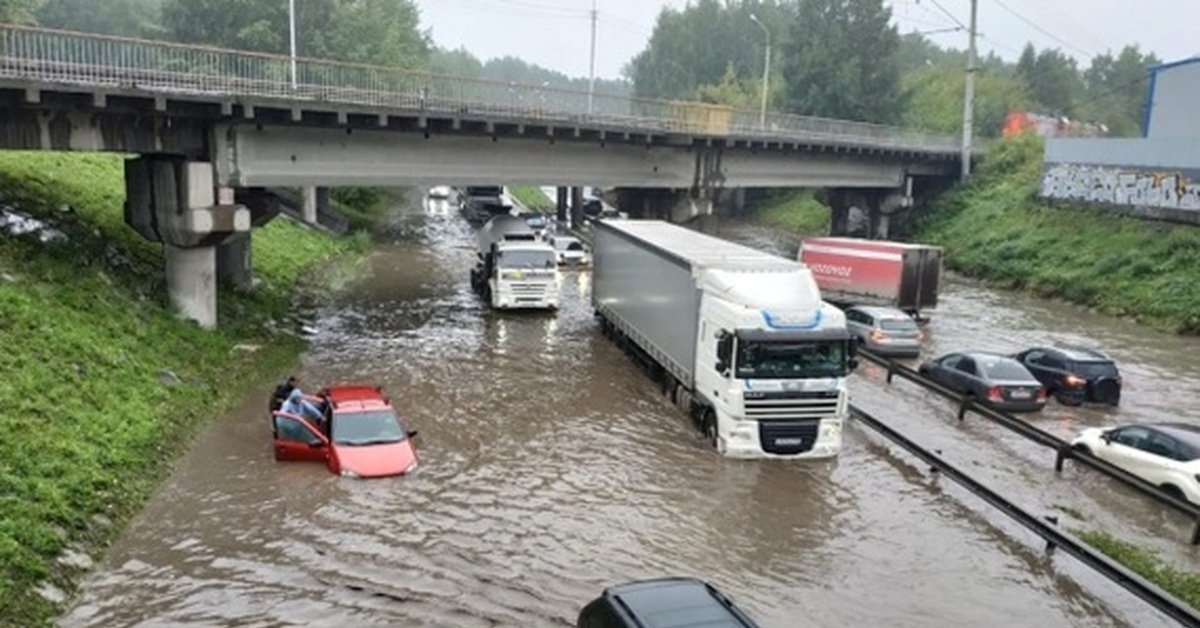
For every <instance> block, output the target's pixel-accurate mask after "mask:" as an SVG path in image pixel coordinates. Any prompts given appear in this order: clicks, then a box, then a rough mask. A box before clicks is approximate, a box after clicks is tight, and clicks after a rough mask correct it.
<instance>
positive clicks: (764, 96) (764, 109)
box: [750, 13, 771, 129]
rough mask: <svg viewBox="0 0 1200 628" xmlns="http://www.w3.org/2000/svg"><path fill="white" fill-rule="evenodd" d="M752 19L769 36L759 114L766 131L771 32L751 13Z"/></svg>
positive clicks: (759, 122)
mask: <svg viewBox="0 0 1200 628" xmlns="http://www.w3.org/2000/svg"><path fill="white" fill-rule="evenodd" d="M750 19H751V20H752V21H753V22H754V23H755V24H758V26H759V27H760V28H762V29H763V32H764V33H766V34H767V54H766V59H765V60H764V61H763V78H762V107H761V109H760V110H759V113H758V126H760V127H762V128H763V129H766V128H767V86H768V82H769V81H770V80H771V30H770V29H768V28H767V27H766V25H765V24H763V23H762V22H760V21H758V16H757V15H755V14H753V13H751V14H750Z"/></svg>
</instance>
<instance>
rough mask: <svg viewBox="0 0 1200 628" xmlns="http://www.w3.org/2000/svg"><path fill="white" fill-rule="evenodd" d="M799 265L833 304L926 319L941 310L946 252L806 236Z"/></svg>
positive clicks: (802, 242) (880, 241) (906, 245)
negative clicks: (892, 310) (885, 309)
mask: <svg viewBox="0 0 1200 628" xmlns="http://www.w3.org/2000/svg"><path fill="white" fill-rule="evenodd" d="M798 259H799V261H800V262H801V263H802V264H804V265H805V266H808V267H809V268H810V269H812V273H813V276H814V277H815V278H816V280H817V286H818V287H820V289H821V294H822V295H824V297H825V299H826V300H828V301H830V302H831V303H835V304H837V305H841V306H847V305H886V306H890V307H894V308H896V309H899V310H903V311H905V312H907V313H909V314H910V315H912V316H913V317H916V318H918V319H922V318H923V315H922V314H921V312H922V311H924V310H930V309H934V308H936V307H937V302H938V285H939V283H940V282H941V277H942V249H941V247H937V246H930V245H927V244H908V243H904V242H887V241H882V240H863V239H859V238H832V237H824V238H805V239H803V240H801V242H800V254H799V257H798Z"/></svg>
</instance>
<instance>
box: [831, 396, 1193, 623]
mask: <svg viewBox="0 0 1200 628" xmlns="http://www.w3.org/2000/svg"><path fill="white" fill-rule="evenodd" d="M850 414H851V416H853V417H854V419H855V420H856V421H857V422H858V423H861V424H862V425H865V426H866V427H869V428H871V429H872V430H874V431H875V432H877V433H878V434H880V435H881V436H883V437H884V438H887V439H888V440H890V441H892V442H893V443H895V444H897V445H899V446H900V447H901V448H903V449H904V450H906V451H908V452H909V453H911V454H912V455H914V456H916V457H917V458H920V459H921V460H922V461H924V462H925V463H927V464H929V465H930V466H931V467H933V469H935V470H937V471H938V472H940V473H941V474H942V475H945V476H946V477H948V478H950V479H951V480H954V481H955V482H957V483H958V484H960V485H961V486H963V487H964V488H966V489H967V490H968V491H970V492H971V493H972V494H973V495H975V496H976V497H979V498H980V499H982V500H984V501H986V502H987V503H989V504H991V505H992V506H994V507H995V508H996V509H998V510H1000V512H1003V513H1004V514H1006V515H1008V516H1009V517H1010V518H1012V519H1013V520H1014V521H1016V522H1017V523H1020V524H1021V525H1023V526H1025V527H1026V528H1028V529H1029V530H1031V531H1033V532H1034V533H1035V534H1037V535H1038V536H1040V537H1042V538H1043V539H1045V541H1046V548H1047V551H1051V550H1053V549H1054V548H1062V550H1063V551H1064V552H1066V553H1068V554H1070V555H1071V556H1073V557H1074V558H1076V559H1077V560H1079V561H1080V562H1081V563H1083V564H1084V565H1087V566H1088V567H1090V568H1092V569H1093V570H1095V571H1097V572H1098V573H1100V575H1102V576H1104V577H1105V578H1108V579H1109V580H1111V581H1112V582H1114V583H1115V584H1117V585H1119V586H1120V587H1121V588H1123V589H1125V590H1126V591H1129V592H1130V593H1132V594H1134V595H1135V596H1137V597H1138V598H1139V599H1141V600H1143V601H1145V602H1147V603H1149V604H1150V605H1151V606H1153V607H1154V608H1156V609H1158V610H1159V611H1161V612H1163V613H1164V614H1166V615H1168V616H1170V617H1171V618H1172V619H1174V620H1176V621H1178V622H1179V623H1180V624H1182V625H1184V626H1200V612H1197V611H1196V609H1193V608H1192V607H1191V606H1190V605H1188V604H1186V603H1184V602H1182V601H1181V600H1179V599H1177V598H1175V597H1174V596H1172V595H1171V594H1169V593H1167V592H1166V591H1163V590H1162V589H1160V588H1158V587H1157V586H1155V585H1154V584H1153V583H1151V582H1149V581H1148V580H1146V579H1144V578H1142V577H1141V576H1139V575H1138V574H1136V573H1134V572H1132V571H1130V570H1129V569H1128V568H1126V567H1125V566H1123V565H1121V564H1120V563H1117V562H1116V561H1114V560H1112V559H1110V558H1108V557H1107V556H1105V555H1104V554H1102V553H1100V551H1099V550H1096V549H1094V548H1092V547H1091V546H1090V545H1088V544H1087V543H1084V542H1083V541H1081V540H1079V539H1077V538H1075V537H1074V536H1073V535H1071V534H1069V533H1067V532H1064V531H1062V530H1059V529H1058V528H1057V527H1055V526H1054V525H1052V524H1050V523H1049V522H1047V521H1044V520H1043V519H1041V518H1039V517H1037V516H1036V515H1034V514H1032V513H1030V512H1029V511H1027V510H1025V509H1023V508H1021V507H1020V506H1017V505H1016V504H1014V503H1012V502H1010V501H1008V500H1007V499H1004V498H1003V497H1001V496H1000V495H999V494H997V493H996V492H995V491H993V490H991V489H989V488H988V487H986V486H984V485H983V484H980V483H979V482H978V481H977V480H975V479H974V478H972V477H971V476H969V475H967V474H966V473H964V472H962V471H961V470H959V469H958V468H957V467H955V466H953V465H951V464H950V463H948V462H946V461H945V460H942V459H941V458H940V457H939V456H937V455H936V454H934V453H932V452H930V451H928V450H926V449H924V448H923V447H921V446H920V445H917V444H916V443H914V442H913V441H911V440H909V439H908V438H907V437H905V436H904V435H903V434H901V433H899V432H897V431H896V430H894V429H892V428H891V427H888V426H887V425H885V424H884V423H883V422H882V421H880V420H879V419H876V418H875V417H873V416H871V415H870V414H868V413H866V412H864V411H863V410H862V409H861V408H858V407H855V406H853V405H851V407H850Z"/></svg>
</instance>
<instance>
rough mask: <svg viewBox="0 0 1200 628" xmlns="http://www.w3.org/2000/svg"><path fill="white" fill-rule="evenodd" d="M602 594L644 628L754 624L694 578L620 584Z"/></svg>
mask: <svg viewBox="0 0 1200 628" xmlns="http://www.w3.org/2000/svg"><path fill="white" fill-rule="evenodd" d="M604 595H605V596H606V597H610V598H616V600H615V601H616V603H617V604H618V605H619V606H622V607H624V608H625V609H626V610H627V611H628V612H630V614H632V615H633V616H635V617H636V618H637V620H638V624H639V625H641V626H644V627H645V628H683V627H687V626H695V627H699V626H704V627H705V628H723V627H728V628H746V627H752V626H755V624H754V622H753V621H751V620H750V619H749V618H748V617H745V616H744V614H742V613H740V612H738V611H737V609H736V607H733V603H732V602H730V601H729V600H728V599H727V598H726V597H725V596H724V595H722V594H721V593H720V592H719V591H717V590H716V589H714V588H713V587H712V586H711V585H709V584H708V583H706V582H704V581H703V580H698V579H695V578H661V579H657V580H643V581H640V582H630V583H626V584H620V585H616V586H612V587H609V588H607V589H605V591H604Z"/></svg>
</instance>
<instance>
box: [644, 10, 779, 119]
mask: <svg viewBox="0 0 1200 628" xmlns="http://www.w3.org/2000/svg"><path fill="white" fill-rule="evenodd" d="M783 14H784V12H783V9H782V8H781V7H780V5H779V4H778V3H777V2H776V1H775V0H724V1H722V0H697V1H696V2H695V3H689V4H688V5H687V6H686V7H685V8H683V9H673V8H670V7H667V8H664V9H663V10H662V11H661V12H660V13H659V14H658V20H657V21H656V22H655V25H654V32H653V33H652V34H651V35H650V42H649V43H648V44H647V46H646V48H645V49H644V50H642V51H641V52H640V53H638V54H637V56H635V57H634V58H633V59H632V60H631V61H630V62H629V65H628V66H626V69H625V74H626V76H627V77H628V78H629V79H630V80H631V81H632V82H633V88H634V93H636V94H637V95H638V96H642V97H649V98H667V99H684V98H691V97H692V96H693V95H694V94H695V93H696V90H697V89H698V88H699V87H700V86H702V85H717V84H720V82H721V79H722V77H723V76H724V75H725V71H726V68H728V67H729V66H730V65H732V66H733V71H734V73H735V74H736V75H737V76H760V75H761V74H762V67H763V52H764V46H765V43H766V41H765V39H766V35H765V34H764V33H763V32H762V29H761V28H760V27H759V26H758V25H757V24H755V23H754V21H753V20H751V19H750V16H751V15H754V16H756V17H758V19H759V20H760V21H761V22H762V23H763V24H765V25H766V27H767V28H769V29H771V39H772V45H774V46H775V47H776V48H775V49H776V50H778V46H779V45H780V44H781V42H783V41H784V40H785V39H786V36H787V33H786V30H784V29H782V28H779V25H780V24H782V23H783V20H782V19H781V18H782V16H783Z"/></svg>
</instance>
